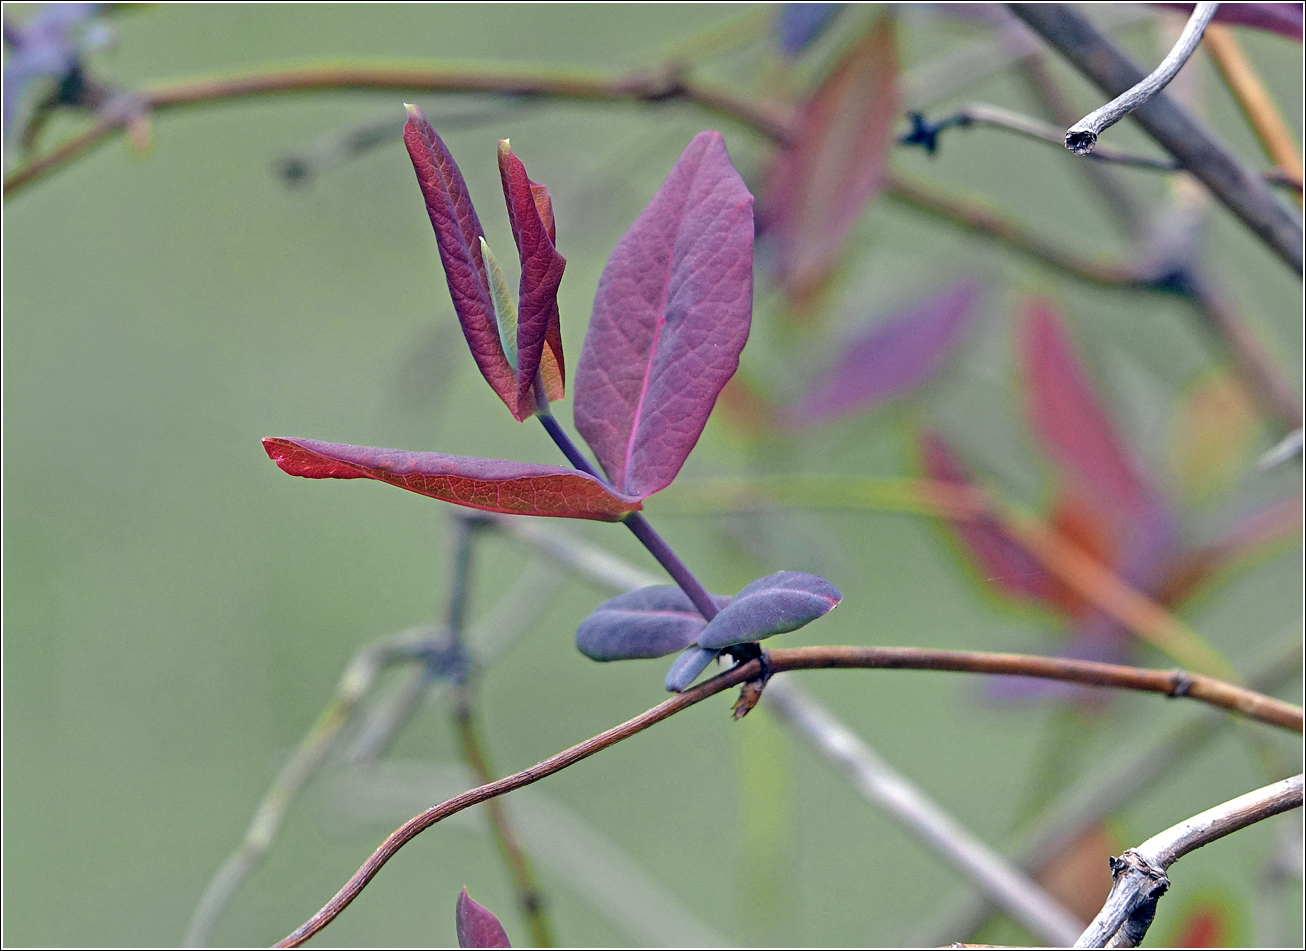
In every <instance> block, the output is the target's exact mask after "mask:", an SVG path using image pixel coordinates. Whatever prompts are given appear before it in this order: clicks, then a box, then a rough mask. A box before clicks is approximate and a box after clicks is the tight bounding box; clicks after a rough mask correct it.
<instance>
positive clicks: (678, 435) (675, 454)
mask: <svg viewBox="0 0 1306 951" xmlns="http://www.w3.org/2000/svg"><path fill="white" fill-rule="evenodd" d="M752 310H753V196H752V195H750V194H749V193H748V189H747V188H746V187H745V186H744V182H743V179H741V178H740V177H739V173H738V172H736V171H735V167H734V166H733V165H731V164H730V156H729V155H727V154H726V148H725V143H724V142H723V140H722V138H721V133H719V132H701V133H699V134H698V135H697V136H695V137H694V140H693V141H692V142H690V143H689V146H688V147H687V148H686V149H685V151H684V153H683V154H682V155H681V156H680V159H679V160H678V161H677V162H676V164H675V167H673V168H672V169H671V173H670V174H669V175H668V176H667V180H666V182H664V183H663V185H662V187H661V188H660V189H659V190H658V193H657V194H656V195H654V196H653V200H652V201H651V202H649V204H648V207H647V208H645V209H644V211H643V213H641V214H640V216H639V218H638V219H637V220H636V221H635V223H634V224H633V225H631V227H630V230H629V231H627V232H626V234H625V236H624V237H622V239H621V240H620V241H619V242H618V243H617V247H616V248H615V249H614V250H613V252H612V257H610V258H609V259H608V263H607V266H606V267H605V268H604V269H603V276H602V277H601V278H600V279H599V289H598V293H597V295H596V296H595V298H594V313H593V315H592V316H591V317H590V326H589V331H588V333H587V334H586V336H585V349H584V350H583V351H582V352H581V355H580V362H579V363H578V365H577V367H576V394H575V399H576V406H575V419H576V429H577V430H579V432H580V434H581V435H582V436H583V437H584V438H585V441H586V442H588V443H589V444H590V447H591V448H592V449H593V450H594V453H595V455H596V456H598V459H599V462H600V464H601V465H602V466H603V470H604V471H605V472H606V473H607V475H608V478H609V479H610V480H611V481H612V484H613V485H614V486H615V487H616V489H617V491H619V492H621V493H623V494H625V495H628V496H633V497H636V498H641V499H642V498H645V497H647V496H649V495H652V494H653V493H654V492H657V491H659V490H660V489H664V488H666V487H667V486H668V485H670V484H671V480H672V479H674V478H675V477H676V473H678V472H679V471H680V467H681V466H682V465H683V464H684V462H685V458H686V457H687V456H688V455H689V453H690V451H691V450H692V449H693V448H694V444H695V443H696V442H698V437H699V436H700V435H701V434H702V432H703V426H704V425H705V424H706V423H707V417H708V415H709V414H710V413H711V412H712V406H713V404H714V403H715V402H716V398H717V394H718V393H720V392H721V388H722V387H723V386H725V384H726V381H727V380H729V379H730V377H731V376H732V375H733V374H734V372H735V370H736V369H737V368H738V366H739V353H740V351H741V350H742V349H743V347H744V341H745V340H747V339H748V328H749V323H750V320H751V317H752Z"/></svg>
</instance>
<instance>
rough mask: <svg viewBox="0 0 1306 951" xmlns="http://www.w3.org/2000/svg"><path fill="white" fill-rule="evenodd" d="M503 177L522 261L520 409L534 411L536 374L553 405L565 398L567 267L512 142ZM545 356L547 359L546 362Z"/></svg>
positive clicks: (543, 196) (540, 191) (502, 148)
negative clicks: (562, 293)
mask: <svg viewBox="0 0 1306 951" xmlns="http://www.w3.org/2000/svg"><path fill="white" fill-rule="evenodd" d="M499 176H500V177H501V178H502V180H503V197H504V200H505V201H506V202H507V203H508V221H509V223H510V224H511V225H512V237H513V240H514V241H515V242H516V243H517V254H518V256H519V257H520V258H521V289H520V292H519V294H518V297H517V405H518V406H520V407H533V406H534V404H535V397H534V395H533V394H532V392H531V389H532V387H533V386H534V383H535V375H536V373H537V372H541V371H542V372H543V378H544V388H545V392H546V394H547V395H548V398H549V399H550V400H560V399H562V398H563V396H564V391H563V360H562V331H561V326H560V320H559V317H558V285H559V283H560V282H561V281H562V271H563V268H564V267H566V265H567V261H566V259H564V258H563V256H562V255H561V254H559V253H558V249H557V248H556V247H555V246H554V243H555V241H556V237H557V235H556V231H555V228H554V224H553V203H552V201H550V199H549V191H548V189H547V188H545V187H544V186H543V185H539V184H537V183H535V182H533V181H531V180H530V179H529V178H528V177H527V176H526V167H525V166H524V165H522V163H521V159H519V158H517V156H515V155H513V153H512V149H511V148H510V147H509V145H508V140H507V139H504V140H503V141H501V142H500V143H499ZM546 343H547V345H548V349H547V351H546V349H545V345H546ZM546 352H547V355H548V359H545V355H546Z"/></svg>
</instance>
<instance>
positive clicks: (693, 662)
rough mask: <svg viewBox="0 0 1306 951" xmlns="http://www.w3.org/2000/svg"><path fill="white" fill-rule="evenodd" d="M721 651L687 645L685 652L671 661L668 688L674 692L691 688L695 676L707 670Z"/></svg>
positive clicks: (667, 681)
mask: <svg viewBox="0 0 1306 951" xmlns="http://www.w3.org/2000/svg"><path fill="white" fill-rule="evenodd" d="M719 653H721V652H720V651H710V650H708V649H706V648H704V647H687V648H685V651H684V653H682V654H681V655H680V656H679V657H677V658H676V659H675V660H673V661H672V662H671V669H670V670H668V671H667V679H666V684H665V686H666V688H667V689H668V690H670V691H671V692H672V693H681V692H683V691H685V690H687V689H689V685H690V684H692V683H693V682H694V680H695V678H697V677H698V675H699V674H701V673H702V672H703V671H705V670H707V665H708V664H710V663H712V661H714V660H716V656H717V654H719Z"/></svg>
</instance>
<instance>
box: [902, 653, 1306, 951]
mask: <svg viewBox="0 0 1306 951" xmlns="http://www.w3.org/2000/svg"><path fill="white" fill-rule="evenodd" d="M1284 641H1285V643H1283V644H1281V645H1280V646H1279V647H1277V648H1276V649H1275V650H1274V651H1272V652H1271V655H1270V658H1269V659H1268V660H1265V661H1262V662H1260V663H1258V664H1257V665H1256V667H1257V672H1256V673H1254V674H1253V675H1252V676H1250V677H1249V678H1248V680H1249V682H1250V684H1251V685H1252V686H1253V688H1254V689H1256V690H1260V691H1262V692H1267V691H1272V690H1276V689H1278V688H1279V687H1281V686H1283V685H1284V684H1285V683H1287V682H1288V681H1290V680H1292V679H1294V678H1296V677H1297V676H1299V675H1300V672H1301V669H1302V646H1301V636H1300V634H1299V633H1297V632H1292V633H1290V634H1289V636H1288V637H1286V638H1285V639H1284ZM1234 722H1235V721H1233V720H1231V719H1230V718H1229V717H1227V716H1224V715H1222V714H1221V713H1219V712H1218V711H1215V710H1205V709H1203V710H1192V711H1189V712H1188V713H1187V714H1186V715H1185V716H1184V717H1183V718H1182V719H1181V720H1180V721H1179V722H1178V723H1176V724H1174V725H1173V726H1171V727H1169V728H1167V729H1166V730H1165V731H1164V732H1163V733H1162V734H1161V735H1160V736H1157V737H1152V738H1149V739H1148V740H1147V741H1146V742H1144V743H1142V744H1140V745H1138V746H1137V748H1135V749H1134V750H1133V751H1131V752H1120V753H1117V754H1116V755H1114V756H1113V757H1112V759H1111V760H1110V762H1108V763H1107V764H1105V765H1104V766H1103V767H1102V768H1100V769H1095V770H1093V771H1092V772H1091V773H1090V774H1088V775H1086V776H1084V777H1083V778H1082V779H1081V780H1079V781H1078V782H1076V783H1075V784H1074V785H1072V786H1070V787H1068V788H1066V789H1064V790H1062V791H1061V792H1060V793H1059V794H1058V796H1057V799H1056V801H1055V802H1053V803H1052V804H1051V805H1049V806H1048V807H1047V808H1046V809H1044V810H1043V812H1042V814H1041V815H1039V816H1038V818H1036V819H1035V820H1033V821H1032V822H1031V823H1030V825H1029V827H1028V829H1027V831H1025V832H1023V833H1021V834H1020V836H1019V838H1018V841H1017V843H1016V845H1015V846H1014V847H1013V848H1012V849H1011V853H1010V854H1011V856H1012V859H1013V860H1014V861H1016V862H1018V863H1019V865H1020V867H1021V869H1023V870H1024V871H1025V873H1026V874H1028V875H1037V874H1038V873H1039V872H1041V871H1042V870H1043V869H1044V868H1046V867H1047V865H1048V863H1049V862H1051V861H1053V860H1055V859H1056V858H1057V857H1058V856H1060V855H1062V854H1063V853H1064V852H1065V850H1066V848H1067V847H1069V846H1070V845H1071V844H1072V843H1073V842H1074V841H1075V840H1076V839H1078V838H1079V837H1080V836H1082V835H1083V834H1084V833H1085V832H1087V831H1088V830H1089V829H1091V828H1092V827H1093V826H1094V825H1096V824H1097V823H1099V822H1101V821H1102V820H1103V819H1104V818H1106V817H1107V816H1109V815H1111V814H1112V813H1113V812H1115V811H1116V810H1117V809H1119V808H1121V807H1122V806H1124V805H1125V804H1126V803H1128V802H1129V801H1130V800H1132V799H1134V798H1135V797H1136V796H1138V795H1139V794H1141V793H1142V792H1144V791H1146V790H1148V789H1150V788H1152V786H1153V785H1154V784H1155V783H1156V782H1157V780H1159V779H1162V778H1164V777H1166V776H1168V775H1170V774H1171V770H1172V769H1173V768H1174V767H1175V766H1176V765H1177V764H1179V763H1180V762H1182V761H1183V760H1184V759H1186V758H1187V757H1189V756H1190V755H1191V754H1193V753H1195V752H1196V751H1197V750H1199V749H1201V748H1202V747H1203V746H1204V745H1205V744H1206V743H1207V742H1209V741H1210V740H1212V739H1214V738H1215V737H1216V736H1217V735H1218V734H1219V733H1220V732H1221V731H1222V730H1224V729H1225V728H1227V727H1228V726H1229V725H1230V724H1231V723H1234ZM992 911H993V906H992V904H991V903H990V902H989V901H988V900H987V899H985V898H984V897H983V896H979V895H969V894H968V895H967V896H966V898H965V900H964V901H963V902H961V903H960V906H959V907H958V908H957V909H956V910H955V911H953V912H952V913H951V914H950V915H948V917H947V918H946V919H945V920H943V921H942V922H939V923H937V924H936V925H932V926H931V927H930V929H929V931H927V932H924V933H918V934H915V935H913V936H912V938H911V939H909V940H907V941H904V942H903V944H904V945H906V946H911V945H921V946H926V947H929V946H934V945H939V944H943V943H946V942H947V941H950V940H952V939H953V938H954V937H956V936H962V935H970V934H973V933H974V932H975V931H976V929H978V928H979V927H980V926H981V925H982V924H983V923H984V920H985V918H987V917H988V915H989V914H991V913H992Z"/></svg>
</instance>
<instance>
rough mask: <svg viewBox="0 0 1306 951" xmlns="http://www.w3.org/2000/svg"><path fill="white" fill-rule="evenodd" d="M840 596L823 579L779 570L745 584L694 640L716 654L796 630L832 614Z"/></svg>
mask: <svg viewBox="0 0 1306 951" xmlns="http://www.w3.org/2000/svg"><path fill="white" fill-rule="evenodd" d="M842 600H843V595H842V594H840V593H839V589H837V588H836V587H834V585H832V584H830V583H829V582H828V581H826V580H825V579H824V578H820V577H818V576H817V575H811V574H807V573H806V572H802V571H779V572H776V573H775V574H773V575H767V576H766V577H765V578H758V579H757V580H756V581H754V582H752V583H751V584H748V585H746V586H745V587H744V588H743V590H741V591H740V592H739V593H738V594H737V595H735V596H734V597H733V598H732V599H731V600H730V603H729V604H728V605H726V606H725V607H724V608H722V609H721V613H719V614H718V615H717V616H716V617H714V618H713V619H712V620H711V621H710V622H709V623H708V625H707V627H706V628H705V629H704V630H703V633H702V634H700V635H699V637H698V646H699V647H702V648H705V649H707V650H711V651H720V650H722V649H723V648H726V647H731V646H733V645H735V644H745V643H747V642H749V641H757V640H761V639H762V638H764V637H771V636H773V635H775V634H784V633H786V632H788V631H796V630H798V628H800V627H803V626H804V625H806V624H810V623H811V622H812V621H815V620H816V619H817V618H818V617H820V616H821V615H823V614H828V613H829V612H830V611H832V610H833V609H834V608H835V606H836V605H838V604H839V602H840V601H842Z"/></svg>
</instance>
